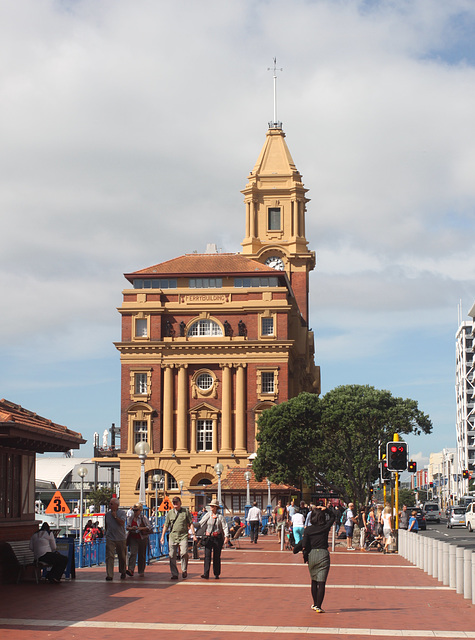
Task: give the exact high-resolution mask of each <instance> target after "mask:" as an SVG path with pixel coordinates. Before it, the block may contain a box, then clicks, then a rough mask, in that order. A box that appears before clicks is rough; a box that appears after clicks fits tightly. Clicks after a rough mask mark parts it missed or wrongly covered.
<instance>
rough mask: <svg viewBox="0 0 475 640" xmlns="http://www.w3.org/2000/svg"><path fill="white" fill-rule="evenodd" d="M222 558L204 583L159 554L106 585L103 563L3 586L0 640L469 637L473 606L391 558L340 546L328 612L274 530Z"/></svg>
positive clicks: (298, 559)
mask: <svg viewBox="0 0 475 640" xmlns="http://www.w3.org/2000/svg"><path fill="white" fill-rule="evenodd" d="M222 558H223V567H222V575H221V579H220V580H213V579H212V577H211V578H210V580H209V581H205V580H202V579H201V578H200V575H201V573H202V569H203V563H202V562H199V561H197V560H195V561H190V565H189V571H188V578H187V579H186V580H182V579H181V577H180V580H179V581H178V582H172V581H170V573H169V569H168V561H167V560H161V561H159V562H157V563H154V564H153V565H151V566H150V567H147V569H146V573H145V577H144V578H139V577H135V576H134V578H127V579H126V580H120V579H119V574H118V573H116V575H115V577H114V581H113V582H106V581H105V568H104V567H103V566H101V567H95V568H91V569H80V570H78V571H77V572H76V575H77V578H76V580H73V581H70V582H65V583H62V584H60V585H54V584H49V583H48V584H40V585H36V584H35V583H26V582H25V583H22V584H19V585H8V586H3V587H1V588H0V629H1V637H2V640H17V639H20V638H21V640H33V639H37V638H38V639H41V640H47V639H51V638H52V639H53V640H54V639H55V638H57V639H58V640H59V639H60V638H61V639H63V638H67V639H69V638H84V637H85V636H86V634H87V638H88V640H96V639H101V640H107V639H109V638H115V639H116V640H117V639H119V640H121V639H124V640H125V639H127V640H144V638H145V637H154V638H157V637H159V638H160V640H172V639H175V638H190V640H202V639H203V640H218V639H219V640H220V639H223V638H231V640H232V639H233V638H234V637H235V638H236V640H237V639H238V637H239V640H257V638H259V640H263V639H264V638H271V637H274V636H276V634H277V635H278V636H279V637H280V636H282V638H283V637H284V634H285V637H286V639H287V640H294V639H297V638H301V637H302V635H306V636H308V637H315V638H318V639H319V640H324V639H327V638H340V637H341V638H345V639H346V640H352V639H353V638H359V639H360V640H365V639H366V638H378V637H385V638H388V637H389V638H391V637H411V638H421V639H423V640H424V639H425V638H434V637H437V638H475V607H474V606H472V604H471V603H470V602H469V601H468V600H464V599H463V597H462V596H460V595H457V594H456V593H455V591H453V590H451V589H449V588H448V587H444V586H442V585H441V583H440V582H438V581H437V580H435V579H433V578H431V577H429V576H427V575H426V574H425V573H424V572H423V571H421V570H420V569H417V568H415V567H413V566H412V565H410V564H409V563H408V562H407V561H406V560H404V559H402V558H400V557H399V556H397V555H382V554H380V553H376V552H363V551H354V552H347V551H345V548H344V547H343V546H337V548H336V551H335V553H332V558H331V560H332V566H331V569H330V575H329V578H328V582H327V591H326V596H325V601H324V608H325V611H326V612H327V613H325V614H317V613H315V612H313V611H312V610H311V609H310V605H311V598H310V586H309V585H310V580H309V574H308V569H307V566H306V565H305V564H304V563H303V560H302V555H301V554H299V555H296V556H294V555H293V554H292V553H291V552H290V551H282V552H281V551H280V548H279V545H278V542H277V538H276V537H275V536H265V537H261V538H259V542H258V544H257V545H251V544H250V543H249V541H248V539H246V538H244V539H242V542H241V549H226V550H223V556H222Z"/></svg>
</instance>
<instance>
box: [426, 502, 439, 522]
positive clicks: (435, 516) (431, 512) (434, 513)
mask: <svg viewBox="0 0 475 640" xmlns="http://www.w3.org/2000/svg"><path fill="white" fill-rule="evenodd" d="M424 513H425V514H426V522H440V509H439V505H438V504H437V503H436V502H426V503H425V504H424Z"/></svg>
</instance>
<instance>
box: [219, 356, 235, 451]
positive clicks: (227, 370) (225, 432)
mask: <svg viewBox="0 0 475 640" xmlns="http://www.w3.org/2000/svg"><path fill="white" fill-rule="evenodd" d="M231 366H232V365H230V364H222V365H221V369H222V372H223V383H222V384H223V392H222V404H221V449H220V453H223V454H224V455H229V454H230V453H231Z"/></svg>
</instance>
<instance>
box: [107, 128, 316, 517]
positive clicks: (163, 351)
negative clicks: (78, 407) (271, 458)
mask: <svg viewBox="0 0 475 640" xmlns="http://www.w3.org/2000/svg"><path fill="white" fill-rule="evenodd" d="M306 192H307V190H306V189H305V187H304V186H303V183H302V177H301V175H300V173H299V172H298V171H297V169H296V167H295V164H294V162H293V160H292V157H291V155H290V152H289V149H288V147H287V144H286V142H285V134H284V132H283V131H282V128H281V125H280V123H271V124H270V128H269V130H268V131H267V136H266V140H265V143H264V146H263V148H262V151H261V153H260V155H259V158H258V160H257V162H256V164H255V166H254V168H253V170H252V171H251V173H250V174H249V176H248V182H247V184H246V186H245V188H244V190H243V192H242V193H243V194H244V212H243V223H244V224H243V226H244V227H245V235H244V240H243V242H242V247H243V250H242V252H241V253H238V254H231V253H218V252H217V251H216V249H215V248H214V246H211V247H208V250H207V251H206V253H203V254H196V253H193V254H185V255H182V256H179V257H177V258H174V259H172V260H167V261H165V262H159V263H157V264H155V265H152V266H150V267H147V268H143V269H139V270H138V271H135V272H133V273H127V274H125V278H126V280H127V283H128V284H127V287H126V288H125V290H124V291H123V302H122V306H121V307H120V309H119V312H120V314H121V316H122V337H121V341H120V342H117V343H116V347H117V349H118V350H119V352H120V359H121V376H122V379H121V438H120V441H121V449H120V453H119V458H120V472H121V502H122V503H123V504H133V503H134V502H136V501H137V500H138V497H139V478H140V462H139V460H138V457H137V454H136V453H135V446H136V445H137V443H139V442H141V441H146V442H147V443H148V445H149V447H150V451H149V453H148V454H147V458H146V460H145V463H144V464H145V473H146V485H147V494H146V495H147V498H146V500H147V503H148V504H149V505H150V506H153V503H154V496H155V485H154V483H153V482H152V478H153V476H157V475H158V476H160V477H162V478H163V481H162V482H161V484H160V497H159V500H160V501H161V499H162V492H165V491H166V492H168V493H170V494H173V493H174V492H176V493H180V492H181V493H182V495H183V496H184V498H183V499H184V502H185V503H186V504H188V505H189V506H191V507H192V508H193V509H199V508H200V507H201V506H202V504H203V503H204V502H205V501H206V494H205V491H204V490H203V487H204V486H205V485H210V484H213V483H215V482H216V479H217V476H216V472H215V465H216V464H217V463H221V464H223V466H224V472H223V478H222V480H223V482H226V478H227V476H228V474H229V478H230V479H232V478H236V477H237V476H235V475H233V473H234V472H235V471H236V470H245V469H246V468H247V466H248V458H249V456H250V455H252V454H253V453H254V452H255V451H256V449H257V442H256V433H257V428H258V427H257V421H258V418H259V416H260V414H261V413H262V411H264V410H265V409H267V408H269V407H271V406H273V405H274V404H278V403H280V402H284V401H286V400H288V399H289V398H291V397H294V396H296V395H298V394H299V393H300V392H302V391H308V392H313V393H319V392H320V371H319V367H317V366H316V365H315V362H314V336H313V332H312V331H311V330H310V328H309V320H308V292H309V274H310V272H311V271H312V270H313V268H314V267H315V253H314V252H313V251H311V250H309V248H308V242H307V240H306V237H305V215H306V206H307V202H308V199H307V197H306ZM238 475H239V474H238ZM265 486H266V487H267V484H265ZM256 491H257V489H256ZM240 492H241V489H240V490H239V492H238V493H240ZM259 492H260V490H259ZM228 493H229V496H230V500H231V503H230V504H226V505H225V506H226V510H227V511H234V507H233V504H232V501H233V498H232V492H228ZM274 493H275V494H276V495H275V497H277V493H278V490H276V491H275V492H274ZM260 494H261V492H260V493H259V495H260ZM284 494H285V495H287V494H288V488H286V490H285V491H284ZM236 495H237V494H236ZM256 495H257V494H256ZM262 499H263V498H262ZM236 504H237V503H236V502H235V504H234V506H236ZM240 506H241V503H240V502H239V508H240Z"/></svg>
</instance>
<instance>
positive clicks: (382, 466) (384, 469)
mask: <svg viewBox="0 0 475 640" xmlns="http://www.w3.org/2000/svg"><path fill="white" fill-rule="evenodd" d="M379 471H380V478H381V482H385V481H386V480H391V472H390V471H389V469H388V461H387V460H386V454H385V453H383V459H382V460H381V461H380V463H379Z"/></svg>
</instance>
